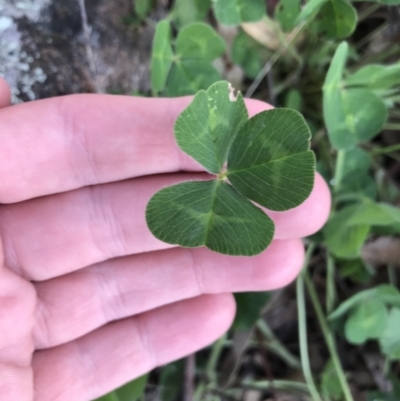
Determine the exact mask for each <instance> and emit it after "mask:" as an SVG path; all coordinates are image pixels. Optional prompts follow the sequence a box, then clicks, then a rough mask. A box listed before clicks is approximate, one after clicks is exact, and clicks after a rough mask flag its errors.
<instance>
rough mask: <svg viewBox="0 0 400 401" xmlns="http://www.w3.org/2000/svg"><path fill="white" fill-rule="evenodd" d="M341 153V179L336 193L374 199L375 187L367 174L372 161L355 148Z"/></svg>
mask: <svg viewBox="0 0 400 401" xmlns="http://www.w3.org/2000/svg"><path fill="white" fill-rule="evenodd" d="M342 152H344V153H343V178H342V180H341V182H340V186H339V187H338V188H336V187H335V191H336V193H337V194H338V195H339V196H340V195H361V196H365V197H368V198H371V199H375V198H376V195H377V191H378V189H377V185H376V183H375V181H374V179H373V178H372V177H371V176H370V174H369V169H370V167H371V163H372V159H371V156H370V155H369V154H368V153H367V152H365V151H364V150H362V149H360V148H358V147H356V148H353V149H349V150H346V151H342Z"/></svg>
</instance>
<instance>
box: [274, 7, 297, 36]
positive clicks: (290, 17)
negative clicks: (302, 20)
mask: <svg viewBox="0 0 400 401" xmlns="http://www.w3.org/2000/svg"><path fill="white" fill-rule="evenodd" d="M300 3H301V1H300V0H280V1H279V3H278V4H277V5H276V8H275V18H276V20H277V21H278V22H279V23H280V25H281V27H282V30H283V31H284V32H289V31H291V30H292V29H293V28H294V27H295V26H296V20H297V17H298V16H299V14H300Z"/></svg>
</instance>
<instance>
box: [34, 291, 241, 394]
mask: <svg viewBox="0 0 400 401" xmlns="http://www.w3.org/2000/svg"><path fill="white" fill-rule="evenodd" d="M234 310H235V307H234V302H233V298H232V296H231V295H228V294H222V295H212V296H211V295H209V296H202V297H198V298H195V299H191V300H188V301H185V302H180V303H177V304H172V305H169V306H165V307H163V308H160V309H157V310H154V311H151V312H148V313H145V314H143V315H140V316H138V317H134V318H131V319H127V320H124V321H119V322H116V323H112V324H110V325H108V326H105V327H103V328H101V329H99V330H97V331H95V332H93V333H90V334H88V335H87V336H85V337H82V338H80V339H79V340H76V341H74V342H71V343H68V344H65V345H62V346H59V347H56V348H53V349H49V350H45V351H40V352H38V353H36V354H35V356H34V359H33V368H34V373H35V386H36V388H35V390H36V392H37V394H40V401H55V400H56V401H64V400H65V401H70V400H74V401H87V400H92V399H94V398H96V397H98V396H100V395H103V394H104V393H106V392H108V391H110V390H112V389H114V388H116V387H118V386H121V385H122V384H124V383H125V382H127V381H129V380H131V379H133V378H134V377H138V376H140V375H142V374H144V373H145V372H148V371H150V370H151V369H153V368H154V367H156V366H159V365H163V364H165V363H168V362H170V361H173V360H175V359H178V358H181V357H183V356H185V355H188V354H190V353H193V352H195V351H197V350H198V349H200V348H202V347H204V346H206V345H208V344H210V343H211V342H212V341H214V340H215V339H217V338H218V337H219V336H221V335H222V334H223V333H224V332H225V331H226V330H227V329H228V328H229V326H230V324H231V322H232V319H233V316H234Z"/></svg>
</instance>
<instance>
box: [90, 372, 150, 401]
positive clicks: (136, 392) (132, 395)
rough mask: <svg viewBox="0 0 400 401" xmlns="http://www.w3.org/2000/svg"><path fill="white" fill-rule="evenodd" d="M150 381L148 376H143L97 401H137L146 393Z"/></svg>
mask: <svg viewBox="0 0 400 401" xmlns="http://www.w3.org/2000/svg"><path fill="white" fill-rule="evenodd" d="M147 380H148V375H147V374H146V375H143V376H141V377H138V378H137V379H135V380H132V381H131V382H129V383H128V384H125V386H122V387H120V388H119V389H117V390H115V391H113V392H112V393H109V394H106V395H104V396H103V397H101V398H98V399H97V400H96V401H137V400H139V398H140V397H141V395H142V394H143V393H144V390H145V388H146V384H147Z"/></svg>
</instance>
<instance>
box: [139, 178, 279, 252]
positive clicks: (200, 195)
mask: <svg viewBox="0 0 400 401" xmlns="http://www.w3.org/2000/svg"><path fill="white" fill-rule="evenodd" d="M146 220H147V224H148V227H149V228H150V230H151V232H152V233H153V234H154V236H155V237H156V238H158V239H160V240H161V241H164V242H166V243H169V244H179V245H181V246H184V247H199V246H203V245H204V246H206V247H207V248H209V249H211V250H213V251H216V252H219V253H223V254H228V255H243V256H251V255H256V254H258V253H260V252H262V251H263V250H264V249H265V248H266V247H267V246H268V245H269V244H270V242H271V240H272V237H273V235H274V224H273V222H272V220H271V219H270V218H269V217H268V216H267V215H266V214H265V213H264V212H263V211H262V210H261V209H259V208H257V207H256V206H254V205H253V204H252V203H251V202H250V201H248V200H247V199H246V198H244V197H243V196H242V195H240V194H239V193H238V192H237V191H236V190H235V189H234V188H232V186H230V185H229V184H227V183H226V182H224V181H218V180H212V181H196V182H184V183H181V184H177V185H174V186H172V187H168V188H164V189H162V190H161V191H159V192H157V193H156V194H155V195H154V196H153V197H152V198H151V199H150V201H149V203H148V205H147V210H146Z"/></svg>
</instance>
